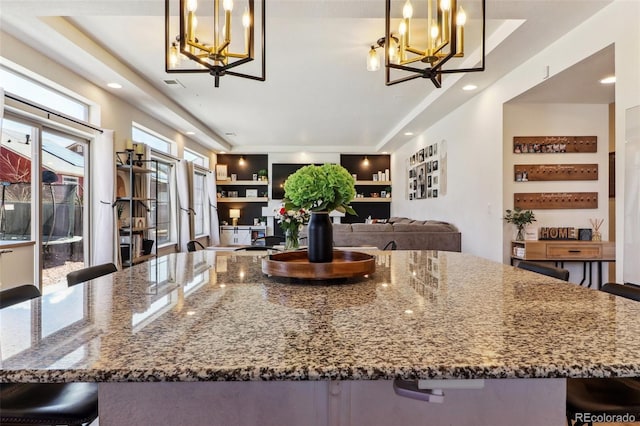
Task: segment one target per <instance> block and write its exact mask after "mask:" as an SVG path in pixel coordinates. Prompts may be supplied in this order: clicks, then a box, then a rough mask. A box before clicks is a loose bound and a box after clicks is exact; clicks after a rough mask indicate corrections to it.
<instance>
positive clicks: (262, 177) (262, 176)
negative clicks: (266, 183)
mask: <svg viewBox="0 0 640 426" xmlns="http://www.w3.org/2000/svg"><path fill="white" fill-rule="evenodd" d="M258 179H260V180H267V169H260V170H258Z"/></svg>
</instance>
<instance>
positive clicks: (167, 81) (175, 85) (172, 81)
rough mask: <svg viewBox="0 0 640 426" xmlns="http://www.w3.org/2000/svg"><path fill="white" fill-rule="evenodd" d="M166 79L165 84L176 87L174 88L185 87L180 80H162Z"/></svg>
mask: <svg viewBox="0 0 640 426" xmlns="http://www.w3.org/2000/svg"><path fill="white" fill-rule="evenodd" d="M162 81H164V84H166V85H167V86H169V87H171V88H174V89H178V88H181V89H184V85H183V84H182V83H180V82H179V81H178V80H175V79H172V80H162Z"/></svg>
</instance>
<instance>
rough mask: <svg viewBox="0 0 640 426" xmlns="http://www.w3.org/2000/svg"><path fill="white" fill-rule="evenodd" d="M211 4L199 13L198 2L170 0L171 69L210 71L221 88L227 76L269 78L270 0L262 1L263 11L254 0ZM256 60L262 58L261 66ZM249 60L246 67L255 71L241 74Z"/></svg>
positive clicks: (167, 58) (167, 8)
mask: <svg viewBox="0 0 640 426" xmlns="http://www.w3.org/2000/svg"><path fill="white" fill-rule="evenodd" d="M209 3H211V5H205V7H202V8H201V10H202V11H203V12H201V13H198V14H197V15H196V12H197V9H198V3H197V0H166V2H165V48H166V52H165V71H166V72H167V73H203V72H208V73H209V74H210V75H212V76H213V77H214V79H215V80H214V86H215V87H219V85H220V77H222V76H225V75H232V76H236V77H242V78H248V79H251V80H258V81H265V3H266V2H265V0H259V1H258V2H257V4H258V10H257V11H256V7H255V3H256V2H254V0H235V3H236V4H235V5H234V1H233V0H223V1H219V0H213V1H210V2H209ZM238 3H239V4H238ZM207 6H208V7H207ZM211 9H213V11H212V12H211ZM234 9H235V12H234ZM256 12H257V13H256ZM256 17H257V18H258V19H256ZM208 24H209V25H208ZM256 26H258V29H259V31H256ZM209 34H213V39H211V38H210V37H211V36H210V35H209ZM256 44H258V45H259V46H260V50H259V51H258V53H259V56H256ZM254 60H257V61H259V63H258V64H257V66H255V65H253V64H251V63H252V62H253V61H254ZM247 63H248V64H250V65H249V66H246V67H245V68H244V69H247V70H248V72H251V73H246V74H244V73H241V72H239V71H238V68H239V67H240V68H242V66H243V65H245V64H247Z"/></svg>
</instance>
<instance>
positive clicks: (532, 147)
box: [513, 136, 598, 154]
mask: <svg viewBox="0 0 640 426" xmlns="http://www.w3.org/2000/svg"><path fill="white" fill-rule="evenodd" d="M513 152H514V153H515V154H549V153H551V154H559V153H567V152H598V137H597V136H514V137H513Z"/></svg>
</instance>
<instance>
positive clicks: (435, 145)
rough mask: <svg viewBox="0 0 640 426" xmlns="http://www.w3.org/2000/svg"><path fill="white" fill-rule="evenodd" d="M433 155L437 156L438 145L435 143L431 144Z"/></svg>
mask: <svg viewBox="0 0 640 426" xmlns="http://www.w3.org/2000/svg"><path fill="white" fill-rule="evenodd" d="M433 155H438V144H437V143H434V144H433Z"/></svg>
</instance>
